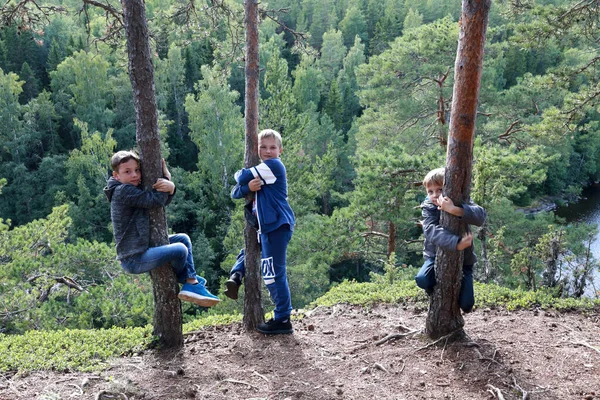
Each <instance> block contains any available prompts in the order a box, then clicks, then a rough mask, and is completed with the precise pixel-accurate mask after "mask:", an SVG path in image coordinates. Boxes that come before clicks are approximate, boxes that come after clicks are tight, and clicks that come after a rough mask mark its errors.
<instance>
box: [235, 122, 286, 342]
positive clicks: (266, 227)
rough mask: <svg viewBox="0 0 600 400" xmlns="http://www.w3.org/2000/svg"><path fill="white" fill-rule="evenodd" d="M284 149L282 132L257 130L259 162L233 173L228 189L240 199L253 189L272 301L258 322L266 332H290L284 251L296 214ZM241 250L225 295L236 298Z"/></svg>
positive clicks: (241, 272) (263, 266)
mask: <svg viewBox="0 0 600 400" xmlns="http://www.w3.org/2000/svg"><path fill="white" fill-rule="evenodd" d="M282 151H283V146H282V143H281V135H280V134H279V133H278V132H277V131H274V130H272V129H265V130H263V131H261V132H260V133H259V134H258V155H259V157H260V159H261V160H262V163H260V164H259V165H257V166H255V167H252V168H244V169H241V170H239V171H237V172H236V173H235V180H236V182H237V185H235V187H234V188H233V190H232V191H231V197H232V198H234V199H243V198H244V197H245V196H246V195H247V194H248V193H250V192H255V199H254V203H253V205H252V214H253V215H255V216H256V219H257V223H258V233H259V235H260V245H261V250H262V257H261V274H262V277H263V280H264V282H265V285H266V286H267V289H268V290H269V294H270V295H271V299H272V300H273V303H275V311H274V317H273V318H272V319H271V320H269V321H267V322H266V323H263V324H259V325H258V327H257V330H258V331H259V332H261V333H265V334H285V333H292V332H293V329H292V324H291V322H290V314H291V312H292V301H291V296H290V288H289V286H288V281H287V273H286V251H287V246H288V243H289V241H290V239H291V238H292V232H293V230H294V224H295V217H294V212H293V211H292V208H291V207H290V204H289V203H288V199H287V178H286V171H285V166H284V165H283V163H282V162H281V160H280V158H279V156H280V155H281V153H282ZM243 256H244V254H243V250H242V251H241V252H240V255H239V256H238V262H236V265H235V266H234V268H233V270H232V271H231V278H230V279H229V280H228V281H227V283H226V286H227V291H226V295H227V296H229V297H231V298H237V289H238V287H239V285H241V283H242V281H241V279H242V278H243V276H244V263H243V260H244V258H243Z"/></svg>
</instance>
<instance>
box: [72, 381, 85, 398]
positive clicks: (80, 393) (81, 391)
mask: <svg viewBox="0 0 600 400" xmlns="http://www.w3.org/2000/svg"><path fill="white" fill-rule="evenodd" d="M69 386H73V387H75V388H77V389H79V395H75V394H72V395H71V396H83V389H82V388H81V387H80V386H79V385H76V384H74V383H69Z"/></svg>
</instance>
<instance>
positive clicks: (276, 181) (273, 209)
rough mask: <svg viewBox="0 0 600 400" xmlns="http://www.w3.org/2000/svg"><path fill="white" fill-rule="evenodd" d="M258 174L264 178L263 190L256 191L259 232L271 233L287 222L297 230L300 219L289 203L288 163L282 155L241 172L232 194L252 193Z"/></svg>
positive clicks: (236, 175) (233, 196)
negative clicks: (250, 183) (251, 189)
mask: <svg viewBox="0 0 600 400" xmlns="http://www.w3.org/2000/svg"><path fill="white" fill-rule="evenodd" d="M256 177H260V179H261V181H262V186H261V188H260V190H259V191H257V192H256V215H257V217H258V224H259V229H258V232H259V233H269V232H272V231H274V230H275V229H277V228H279V227H280V226H282V225H284V224H288V225H289V226H290V230H291V231H293V230H294V224H295V223H296V219H295V216H294V212H293V211H292V208H291V207H290V204H289V203H288V198H287V177H286V171H285V166H284V165H283V163H282V162H281V160H280V159H279V158H272V159H269V160H265V161H264V162H262V163H260V164H259V165H257V166H256V167H252V168H243V169H241V170H239V171H237V172H236V173H235V180H236V182H237V185H235V186H234V187H233V189H232V190H231V197H232V198H234V199H243V198H244V197H245V196H246V195H247V194H249V193H250V188H249V187H248V183H249V182H250V181H251V180H252V179H254V178H256Z"/></svg>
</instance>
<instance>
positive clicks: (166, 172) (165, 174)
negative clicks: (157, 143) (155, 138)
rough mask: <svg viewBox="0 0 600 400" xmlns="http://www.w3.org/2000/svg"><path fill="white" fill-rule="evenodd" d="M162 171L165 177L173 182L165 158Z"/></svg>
mask: <svg viewBox="0 0 600 400" xmlns="http://www.w3.org/2000/svg"><path fill="white" fill-rule="evenodd" d="M162 170H163V177H165V178H166V179H168V180H171V173H170V172H169V169H168V168H167V163H166V161H165V159H164V158H163V159H162Z"/></svg>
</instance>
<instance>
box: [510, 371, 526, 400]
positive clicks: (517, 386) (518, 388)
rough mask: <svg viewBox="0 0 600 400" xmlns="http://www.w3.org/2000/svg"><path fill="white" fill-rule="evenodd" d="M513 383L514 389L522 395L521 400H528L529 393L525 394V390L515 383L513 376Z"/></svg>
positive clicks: (515, 379)
mask: <svg viewBox="0 0 600 400" xmlns="http://www.w3.org/2000/svg"><path fill="white" fill-rule="evenodd" d="M513 382H514V383H515V385H514V386H515V389H517V390H519V391H520V392H521V393H523V397H522V399H523V400H527V399H529V393H527V391H526V390H525V389H523V388H522V387H521V386H519V384H518V383H517V378H515V377H514V376H513Z"/></svg>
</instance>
